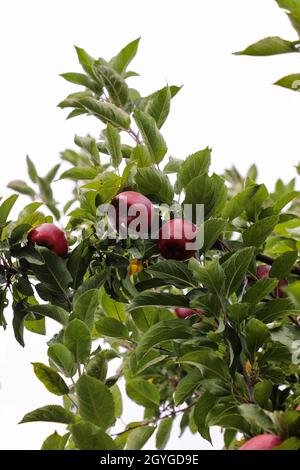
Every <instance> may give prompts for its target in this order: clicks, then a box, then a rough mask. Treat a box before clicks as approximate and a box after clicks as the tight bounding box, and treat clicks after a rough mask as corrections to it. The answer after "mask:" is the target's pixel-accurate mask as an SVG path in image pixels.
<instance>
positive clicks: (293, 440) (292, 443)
mask: <svg viewBox="0 0 300 470" xmlns="http://www.w3.org/2000/svg"><path fill="white" fill-rule="evenodd" d="M299 449H300V439H299V438H298V437H289V438H288V439H286V440H285V441H284V442H283V443H282V444H280V446H277V447H276V450H299Z"/></svg>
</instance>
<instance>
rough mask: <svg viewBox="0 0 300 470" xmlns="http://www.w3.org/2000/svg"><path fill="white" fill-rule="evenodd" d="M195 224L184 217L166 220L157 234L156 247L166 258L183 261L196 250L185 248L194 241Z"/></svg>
mask: <svg viewBox="0 0 300 470" xmlns="http://www.w3.org/2000/svg"><path fill="white" fill-rule="evenodd" d="M196 230H197V228H196V226H195V225H194V224H192V223H191V222H189V221H188V220H185V219H172V220H168V222H166V223H165V224H164V225H163V226H162V227H161V229H160V231H159V234H158V249H159V251H160V253H161V254H162V255H163V257H164V258H166V259H174V260H177V261H185V260H186V259H189V258H191V257H192V256H194V255H195V253H196V250H190V249H188V248H187V244H188V243H194V242H195V241H196Z"/></svg>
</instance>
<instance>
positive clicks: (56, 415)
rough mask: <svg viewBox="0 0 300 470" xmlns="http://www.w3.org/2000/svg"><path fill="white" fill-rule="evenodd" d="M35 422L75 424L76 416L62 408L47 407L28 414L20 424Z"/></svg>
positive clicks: (57, 406)
mask: <svg viewBox="0 0 300 470" xmlns="http://www.w3.org/2000/svg"><path fill="white" fill-rule="evenodd" d="M34 421H47V422H54V423H63V424H72V423H74V422H75V416H74V415H73V413H71V412H70V411H68V410H66V409H65V408H63V407H62V406H59V405H47V406H43V407H42V408H37V409H36V410H34V411H31V412H30V413H27V414H26V415H25V416H24V418H23V419H22V421H20V423H19V424H22V423H32V422H34Z"/></svg>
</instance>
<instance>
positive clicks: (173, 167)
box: [164, 157, 184, 174]
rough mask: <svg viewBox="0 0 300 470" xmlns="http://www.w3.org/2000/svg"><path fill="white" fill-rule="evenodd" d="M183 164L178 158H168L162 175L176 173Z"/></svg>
mask: <svg viewBox="0 0 300 470" xmlns="http://www.w3.org/2000/svg"><path fill="white" fill-rule="evenodd" d="M183 162H184V160H181V159H180V158H174V157H170V158H169V161H168V163H167V164H166V166H165V167H164V173H166V174H168V173H178V171H179V170H180V167H181V165H182V164H183Z"/></svg>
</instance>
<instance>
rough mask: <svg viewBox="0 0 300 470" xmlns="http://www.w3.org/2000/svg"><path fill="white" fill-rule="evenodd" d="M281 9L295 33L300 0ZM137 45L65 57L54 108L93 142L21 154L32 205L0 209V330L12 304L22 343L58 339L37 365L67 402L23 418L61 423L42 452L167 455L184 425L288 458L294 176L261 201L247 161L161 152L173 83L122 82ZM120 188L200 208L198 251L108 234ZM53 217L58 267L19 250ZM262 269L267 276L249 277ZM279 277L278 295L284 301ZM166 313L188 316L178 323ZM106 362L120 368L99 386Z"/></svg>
mask: <svg viewBox="0 0 300 470" xmlns="http://www.w3.org/2000/svg"><path fill="white" fill-rule="evenodd" d="M277 3H278V4H279V6H280V7H282V8H285V9H287V10H288V11H289V14H290V16H291V18H292V19H293V25H294V27H295V26H296V24H297V21H296V20H297V15H298V10H297V9H296V7H298V1H297V0H294V1H282V2H281V1H280V2H279V1H278V2H277ZM299 8H300V5H299ZM299 11H300V10H299ZM138 45H139V39H136V40H134V41H132V42H131V43H129V44H128V45H127V46H125V47H124V48H123V49H122V50H121V51H120V52H119V53H118V54H116V55H115V56H114V57H113V58H112V59H110V60H105V59H102V58H98V59H94V58H93V57H92V56H90V55H89V54H88V53H87V52H86V51H84V50H83V49H81V48H79V47H76V53H77V57H78V61H79V64H80V66H81V67H82V71H80V72H70V73H69V72H68V73H64V74H63V75H62V77H63V78H64V79H66V80H67V81H69V82H71V83H73V84H76V85H79V86H80V87H83V89H81V91H79V92H76V93H73V94H71V95H69V96H68V97H67V98H65V99H64V100H63V101H62V102H61V103H60V104H59V106H60V107H61V108H62V109H65V108H71V112H70V114H69V115H68V118H71V117H72V118H73V117H76V116H78V115H83V114H88V115H91V116H93V117H94V118H96V119H98V120H99V121H100V123H102V124H103V127H102V131H101V134H100V137H99V138H94V137H92V136H90V135H87V136H78V135H76V136H75V139H74V142H75V145H76V149H75V150H74V149H66V150H65V151H63V152H62V153H61V164H59V165H56V166H55V167H53V168H52V169H50V171H49V172H48V174H47V175H46V176H45V177H41V176H39V174H38V172H37V169H36V167H35V165H34V163H33V162H32V160H31V159H30V158H29V157H27V168H28V175H29V179H30V183H27V182H25V181H24V182H23V181H14V182H11V183H10V184H9V187H10V188H12V189H13V191H15V192H17V193H20V194H22V195H24V196H27V197H29V198H31V202H30V203H29V204H28V205H26V206H25V208H24V209H23V210H22V211H21V212H20V213H19V214H17V215H16V216H14V217H15V218H14V219H12V218H11V217H13V216H11V213H12V210H13V208H14V204H15V202H16V200H17V197H18V196H17V195H16V194H13V195H12V196H10V197H9V198H8V199H6V200H5V201H2V202H1V205H0V234H1V246H0V257H1V259H0V325H1V326H2V327H4V328H5V327H6V325H7V322H6V319H5V316H4V311H5V308H6V307H7V306H8V305H10V306H11V307H12V309H13V328H14V332H15V336H16V339H17V341H18V342H19V343H20V344H21V345H22V346H24V336H25V339H26V337H27V334H29V333H27V332H26V333H25V334H24V331H25V330H26V329H27V330H30V331H31V332H34V333H38V334H45V328H46V322H45V319H46V320H47V322H48V321H53V320H54V321H56V322H57V323H59V328H60V330H59V331H58V333H57V334H56V335H55V336H54V337H53V338H52V339H51V340H50V341H49V343H48V360H49V365H46V364H41V363H34V364H33V366H34V372H35V374H36V376H37V378H38V379H39V380H40V381H41V382H42V384H43V385H44V386H45V387H46V388H47V389H48V390H49V392H51V393H53V394H55V395H59V396H62V406H58V405H46V406H44V407H42V408H39V409H37V410H34V411H32V412H30V413H27V414H26V415H25V416H24V418H23V420H22V423H26V422H33V421H50V422H53V423H55V422H57V423H64V424H66V425H67V432H66V433H65V434H64V435H60V434H58V433H57V432H54V433H52V434H51V435H50V436H48V438H47V439H46V440H45V441H44V443H43V444H42V449H45V450H48V449H49V450H50V449H82V450H88V449H91V450H102V449H103V450H113V449H124V448H126V449H128V450H131V449H132V450H133V449H141V448H142V447H143V446H144V445H145V444H146V443H147V442H148V440H149V439H150V437H151V436H152V435H153V434H154V433H155V442H156V446H157V448H158V449H163V448H165V447H166V446H167V443H168V439H169V436H170V434H171V432H172V425H173V423H174V419H175V417H176V416H182V421H181V430H182V432H183V431H184V430H185V429H186V428H190V430H191V431H192V432H199V434H200V435H201V436H202V437H203V438H205V439H207V440H208V441H210V427H211V426H220V427H221V428H223V430H224V445H225V448H228V449H235V448H238V447H239V446H240V444H241V443H240V442H238V441H236V436H237V433H242V434H243V435H244V438H245V439H248V438H250V437H252V436H255V435H258V434H261V433H262V432H272V433H275V434H278V435H280V436H281V437H282V438H283V439H284V442H283V444H282V448H297V447H298V446H299V439H300V415H299V412H298V411H295V408H296V407H297V405H299V404H300V394H299V392H300V386H299V372H300V369H299V363H300V362H299V361H300V359H299V349H297V347H298V345H299V341H300V325H299V311H300V287H299V286H300V283H299V281H297V278H298V276H299V274H300V270H299V267H298V263H299V248H300V240H299V235H298V233H299V226H300V222H299V214H300V210H299V192H298V191H296V189H295V181H294V180H292V181H291V182H289V183H288V184H284V183H283V182H282V181H281V180H278V182H277V184H276V187H275V189H274V191H273V192H269V191H268V190H267V188H266V187H265V185H263V184H259V183H258V182H257V169H256V167H255V166H252V167H251V168H250V169H249V171H248V173H247V175H246V176H245V177H242V176H241V175H240V174H239V172H238V171H237V169H236V168H232V169H229V170H226V172H225V174H224V176H223V177H221V176H219V175H216V174H211V173H210V163H211V149H210V148H209V147H207V148H205V149H200V150H197V151H195V150H192V151H191V152H190V155H189V156H188V157H187V158H186V159H184V160H181V159H177V158H174V157H170V156H169V155H168V150H167V144H166V142H165V139H164V137H163V135H162V131H161V129H162V127H163V124H164V123H165V121H166V119H167V117H168V115H169V112H170V108H171V105H172V99H173V98H174V97H175V95H176V94H177V93H178V92H179V90H180V88H179V87H176V86H173V85H171V86H165V87H163V88H161V89H160V90H157V91H154V92H153V93H151V94H149V95H147V96H141V95H140V93H139V92H138V90H136V89H134V88H131V87H129V86H128V79H129V78H130V77H134V76H136V75H138V74H136V73H135V72H133V71H132V70H128V66H129V64H130V62H131V60H133V58H134V57H135V54H136V52H137V48H138ZM296 51H297V42H289V41H285V40H282V39H280V38H269V39H267V40H264V41H261V42H260V43H257V44H255V45H253V46H250V48H248V49H246V51H244V52H243V54H252V55H261V54H264V55H268V54H275V53H277V54H278V53H285V52H296ZM285 83H288V81H286V82H285ZM128 139H131V145H129V144H128V141H129V140H128ZM166 156H167V157H168V159H167V161H166V162H164V166H161V167H160V164H161V163H162V162H163V160H164V158H165V157H166ZM60 165H61V166H62V173H60V179H65V180H68V181H70V182H71V184H72V185H73V186H74V190H73V193H72V196H70V200H69V201H67V202H66V204H65V207H64V209H63V214H61V211H60V209H59V206H58V204H57V202H56V200H55V198H54V196H53V189H52V188H53V187H55V185H54V184H53V183H54V180H55V178H56V175H57V173H58V170H59V168H60ZM169 175H172V176H171V177H170V176H169ZM172 178H174V179H172ZM173 181H176V183H175V186H174V185H173ZM124 190H129V191H138V192H140V193H141V194H143V195H144V196H147V197H149V198H150V199H151V201H152V203H153V204H154V208H155V211H157V210H158V205H159V204H160V203H166V204H168V205H169V206H172V207H171V209H170V210H169V212H168V211H166V212H162V220H161V221H160V222H161V223H163V222H164V220H165V219H166V220H167V218H168V217H167V215H171V217H172V218H173V217H174V216H176V213H177V211H178V210H179V209H180V208H181V206H182V204H183V203H188V204H191V205H192V209H193V214H192V217H194V216H195V213H194V209H195V207H196V204H203V205H204V216H205V217H204V219H205V220H204V223H203V226H201V228H203V230H204V242H203V245H202V247H201V248H200V249H199V250H198V252H197V253H195V256H194V257H192V258H191V259H189V261H178V260H164V259H163V257H162V256H161V255H160V253H159V250H158V248H157V243H156V240H155V237H154V238H151V237H150V238H149V239H145V238H138V237H133V236H130V235H128V237H127V238H125V239H122V238H120V239H118V238H117V239H112V238H110V237H109V236H108V228H107V219H106V218H105V215H103V214H102V213H100V211H99V207H100V205H101V204H102V203H110V202H111V201H112V199H113V198H114V196H115V195H116V194H118V193H120V192H122V191H124ZM175 194H176V201H175V200H174V199H175ZM43 205H44V207H43ZM44 210H45V211H46V214H45V213H44ZM49 214H50V215H49ZM61 215H64V218H61ZM53 217H55V218H56V219H57V220H60V219H61V220H67V222H66V227H65V233H66V235H67V237H68V240H69V245H70V248H69V253H68V255H67V256H66V257H65V258H63V257H59V256H57V255H56V254H55V253H53V252H52V251H51V249H50V247H47V246H37V245H34V246H29V245H28V243H27V233H28V231H29V230H30V229H31V228H32V227H35V226H38V225H40V224H42V223H45V222H50V223H51V222H53ZM194 220H195V219H194ZM158 228H159V227H158ZM297 229H298V230H297ZM262 263H263V264H268V265H270V267H271V265H272V268H271V269H270V271H269V273H268V274H269V275H268V276H266V277H262V278H259V276H258V271H257V266H258V265H260V264H262ZM279 281H281V282H282V281H284V283H285V286H286V285H287V283H288V284H289V285H288V287H285V289H282V290H280V286H279V285H278V282H279ZM175 308H185V309H193V310H192V311H191V315H189V317H188V318H186V319H182V318H177V317H176V314H175ZM113 359H116V361H118V364H119V366H118V367H117V368H115V369H114V375H112V376H108V370H111V369H112V368H114V366H113V365H112V367H108V366H110V365H111V364H110V361H111V360H113ZM121 379H123V380H124V381H125V384H126V386H125V389H126V393H127V395H128V397H129V398H130V399H131V400H132V401H134V402H135V403H136V404H137V405H138V406H141V407H143V408H144V418H143V419H142V420H141V421H139V422H131V423H128V424H127V425H126V426H125V427H124V429H123V430H121V431H119V430H118V432H116V429H117V428H116V427H115V425H116V424H117V425H118V426H119V428H120V426H121V424H120V423H122V421H121V420H120V418H121V417H122V410H123V406H122V393H121V392H120V388H119V386H118V385H119V383H120V380H121Z"/></svg>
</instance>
